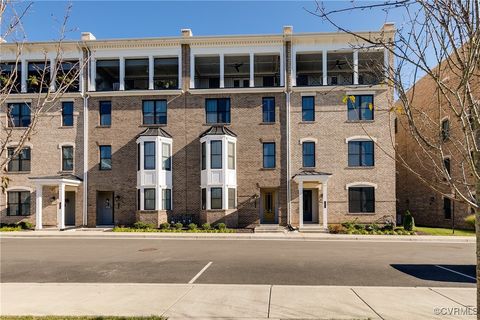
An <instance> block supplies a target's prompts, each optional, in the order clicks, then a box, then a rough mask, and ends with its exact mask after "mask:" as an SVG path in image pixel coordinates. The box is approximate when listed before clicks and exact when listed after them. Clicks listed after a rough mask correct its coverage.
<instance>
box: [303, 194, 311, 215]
mask: <svg viewBox="0 0 480 320" xmlns="http://www.w3.org/2000/svg"><path fill="white" fill-rule="evenodd" d="M303 221H304V222H312V190H303Z"/></svg>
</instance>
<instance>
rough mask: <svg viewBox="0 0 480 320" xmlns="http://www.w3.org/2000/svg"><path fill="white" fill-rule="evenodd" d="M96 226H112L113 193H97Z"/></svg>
mask: <svg viewBox="0 0 480 320" xmlns="http://www.w3.org/2000/svg"><path fill="white" fill-rule="evenodd" d="M97 225H99V226H108V225H113V192H111V191H99V192H97Z"/></svg>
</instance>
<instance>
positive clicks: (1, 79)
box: [0, 62, 22, 93]
mask: <svg viewBox="0 0 480 320" xmlns="http://www.w3.org/2000/svg"><path fill="white" fill-rule="evenodd" d="M21 77H22V65H21V63H20V62H18V63H16V62H2V63H0V90H2V91H3V90H5V91H6V92H11V93H20V92H21V88H22V84H21ZM6 92H5V93H6Z"/></svg>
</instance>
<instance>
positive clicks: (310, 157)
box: [302, 141, 315, 168]
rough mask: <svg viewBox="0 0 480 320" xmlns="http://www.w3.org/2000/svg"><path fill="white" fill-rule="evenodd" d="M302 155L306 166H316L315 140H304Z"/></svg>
mask: <svg viewBox="0 0 480 320" xmlns="http://www.w3.org/2000/svg"><path fill="white" fill-rule="evenodd" d="M302 155H303V157H302V158H303V161H302V162H303V164H302V165H303V167H304V168H313V167H315V142H311V141H309V142H304V143H303V144H302Z"/></svg>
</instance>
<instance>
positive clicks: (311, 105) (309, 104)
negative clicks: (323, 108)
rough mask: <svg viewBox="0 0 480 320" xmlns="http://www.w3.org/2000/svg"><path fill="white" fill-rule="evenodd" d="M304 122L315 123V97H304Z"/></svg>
mask: <svg viewBox="0 0 480 320" xmlns="http://www.w3.org/2000/svg"><path fill="white" fill-rule="evenodd" d="M302 121H315V97H310V96H305V97H302Z"/></svg>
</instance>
